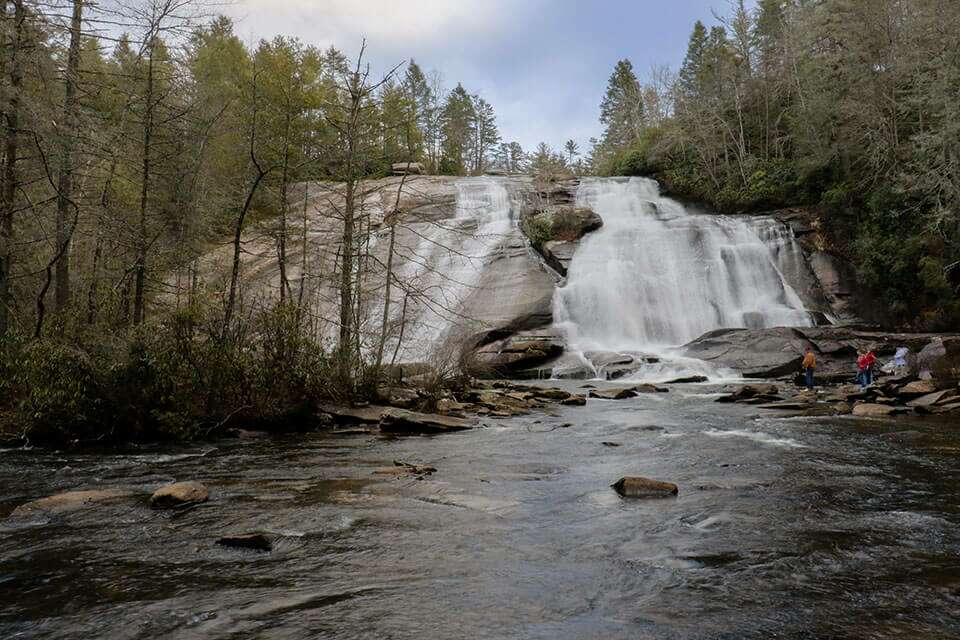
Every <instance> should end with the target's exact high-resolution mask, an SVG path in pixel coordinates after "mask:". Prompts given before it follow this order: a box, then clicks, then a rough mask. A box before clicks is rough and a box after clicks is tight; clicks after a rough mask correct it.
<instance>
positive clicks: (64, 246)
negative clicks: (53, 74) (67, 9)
mask: <svg viewBox="0 0 960 640" xmlns="http://www.w3.org/2000/svg"><path fill="white" fill-rule="evenodd" d="M82 19H83V0H73V16H72V18H71V20H70V49H69V52H68V54H67V69H66V74H65V78H64V98H63V130H62V132H61V135H60V140H61V151H60V153H61V155H60V176H59V180H58V182H59V184H58V186H57V246H58V247H59V253H60V257H59V259H58V260H57V272H56V282H57V286H56V289H55V290H54V308H55V309H56V311H57V312H58V313H59V312H62V311H63V310H65V309H66V308H67V306H68V305H69V304H70V239H71V237H72V236H73V225H70V226H68V220H69V218H70V216H69V212H68V209H69V207H70V206H71V204H72V203H71V198H72V197H73V151H74V147H75V146H76V139H77V82H78V81H79V71H80V35H81V33H80V29H81V20H82Z"/></svg>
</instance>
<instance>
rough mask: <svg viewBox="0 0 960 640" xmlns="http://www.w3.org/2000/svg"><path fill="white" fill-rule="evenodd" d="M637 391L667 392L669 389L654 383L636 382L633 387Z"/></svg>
mask: <svg viewBox="0 0 960 640" xmlns="http://www.w3.org/2000/svg"><path fill="white" fill-rule="evenodd" d="M633 390H634V391H636V392H637V393H669V392H670V389H667V388H666V387H658V386H657V385H655V384H638V385H637V386H635V387H634V388H633Z"/></svg>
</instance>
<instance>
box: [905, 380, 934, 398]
mask: <svg viewBox="0 0 960 640" xmlns="http://www.w3.org/2000/svg"><path fill="white" fill-rule="evenodd" d="M936 391H937V385H936V384H935V383H934V382H932V381H930V380H916V381H914V382H911V383H909V384H906V385H904V386H902V387H900V389H898V390H897V395H898V396H900V397H918V396H925V395H929V394H931V393H936Z"/></svg>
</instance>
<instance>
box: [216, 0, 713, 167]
mask: <svg viewBox="0 0 960 640" xmlns="http://www.w3.org/2000/svg"><path fill="white" fill-rule="evenodd" d="M728 7H729V5H728V0H236V1H235V2H233V3H232V4H228V5H225V6H224V7H223V9H222V10H223V12H224V13H226V14H227V15H229V16H231V17H232V18H234V20H235V21H236V33H237V35H239V36H240V37H241V38H243V39H244V40H246V41H248V42H256V41H257V40H259V39H261V38H271V37H273V36H274V35H286V36H296V37H298V38H299V39H300V40H301V41H303V42H304V43H305V44H313V45H317V46H320V47H323V48H326V47H327V46H329V45H334V46H336V47H337V48H338V49H340V50H341V51H343V52H344V53H345V54H347V55H348V56H350V57H351V58H352V57H354V56H356V55H357V53H358V52H359V50H360V44H361V42H362V41H363V39H364V38H365V39H366V41H367V53H366V55H367V56H368V59H369V61H370V63H371V67H372V69H373V70H374V71H375V72H377V73H379V74H382V73H383V72H384V71H386V70H388V69H389V68H392V67H393V66H395V65H397V64H400V63H403V62H405V61H407V60H410V59H411V58H412V59H415V60H416V61H417V63H418V64H420V66H421V67H423V69H424V70H425V71H428V72H429V71H431V70H436V71H439V72H440V74H441V75H442V77H443V80H444V84H445V86H446V89H447V90H449V89H451V88H453V87H454V86H456V84H457V83H458V82H460V83H462V84H463V86H464V88H466V89H467V91H469V92H470V93H477V94H479V95H481V96H482V97H483V98H485V99H486V100H487V101H488V102H490V103H491V104H492V105H493V107H494V109H495V111H496V114H497V122H498V125H499V128H500V133H501V136H502V137H503V138H504V140H507V141H509V140H516V141H518V142H520V144H521V145H523V147H524V149H527V150H532V149H533V148H534V147H536V145H537V143H539V142H541V141H545V142H547V143H548V144H550V145H551V146H553V147H555V148H558V149H559V148H560V147H562V145H563V143H564V141H566V140H568V139H571V138H572V139H574V140H576V141H577V142H578V143H579V144H580V148H581V150H584V151H585V150H586V149H587V148H588V140H589V138H590V137H591V136H599V135H600V133H601V131H602V129H601V126H600V123H599V114H600V101H601V99H602V98H603V93H604V90H605V88H606V83H607V79H608V77H609V76H610V73H611V72H612V71H613V67H614V65H615V64H616V62H617V61H618V60H620V59H622V58H628V59H630V61H631V62H632V63H633V66H634V70H635V71H636V73H637V75H638V76H639V77H640V78H641V80H643V79H644V77H645V76H648V75H649V71H650V69H651V66H652V65H667V66H669V67H671V68H673V69H674V70H675V69H676V68H678V67H679V65H680V63H681V62H682V61H683V57H684V54H685V53H686V48H687V40H688V38H689V35H690V31H691V29H692V27H693V23H694V22H695V21H696V20H697V19H700V20H703V21H704V23H706V24H708V25H709V24H711V23H715V22H716V20H715V18H714V13H715V12H719V13H721V14H726V13H728Z"/></svg>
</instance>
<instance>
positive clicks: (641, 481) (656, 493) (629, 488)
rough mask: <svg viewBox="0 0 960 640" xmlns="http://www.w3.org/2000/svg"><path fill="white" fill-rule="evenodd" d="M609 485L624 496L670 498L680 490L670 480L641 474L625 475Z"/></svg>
mask: <svg viewBox="0 0 960 640" xmlns="http://www.w3.org/2000/svg"><path fill="white" fill-rule="evenodd" d="M610 486H611V487H613V489H614V491H616V492H617V493H619V494H620V495H621V496H623V497H624V498H670V497H672V496H675V495H677V493H679V492H680V489H679V487H677V485H675V484H673V483H672V482H662V481H660V480H651V479H650V478H643V477H641V476H625V477H623V478H620V479H619V480H617V481H616V482H614V483H613V484H612V485H610Z"/></svg>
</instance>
